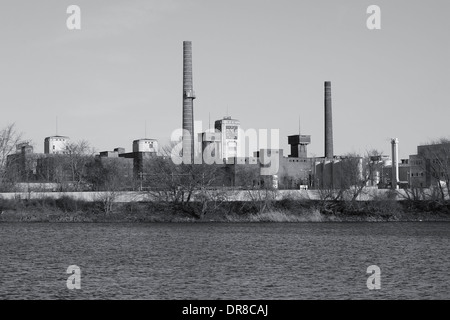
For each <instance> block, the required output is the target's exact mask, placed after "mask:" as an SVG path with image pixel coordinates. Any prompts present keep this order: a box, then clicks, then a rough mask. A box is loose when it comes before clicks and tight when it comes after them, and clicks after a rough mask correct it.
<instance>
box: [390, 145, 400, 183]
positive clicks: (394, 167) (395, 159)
mask: <svg viewBox="0 0 450 320" xmlns="http://www.w3.org/2000/svg"><path fill="white" fill-rule="evenodd" d="M391 144H392V177H391V181H392V186H391V187H392V189H398V181H399V174H398V139H397V138H392V139H391Z"/></svg>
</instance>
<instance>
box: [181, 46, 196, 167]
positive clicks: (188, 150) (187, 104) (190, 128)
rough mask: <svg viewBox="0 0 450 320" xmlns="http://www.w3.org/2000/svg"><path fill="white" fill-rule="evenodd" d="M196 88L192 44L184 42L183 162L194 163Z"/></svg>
mask: <svg viewBox="0 0 450 320" xmlns="http://www.w3.org/2000/svg"><path fill="white" fill-rule="evenodd" d="M194 99H195V94H194V87H193V81H192V43H191V41H183V162H184V163H191V164H192V163H194V103H193V100H194Z"/></svg>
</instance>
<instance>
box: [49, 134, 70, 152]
mask: <svg viewBox="0 0 450 320" xmlns="http://www.w3.org/2000/svg"><path fill="white" fill-rule="evenodd" d="M69 141H70V138H69V137H65V136H51V137H47V138H45V139H44V153H45V154H67V153H68V143H69Z"/></svg>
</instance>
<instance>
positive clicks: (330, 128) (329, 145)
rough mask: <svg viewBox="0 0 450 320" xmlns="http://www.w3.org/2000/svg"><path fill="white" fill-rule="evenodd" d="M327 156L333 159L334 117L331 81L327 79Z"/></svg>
mask: <svg viewBox="0 0 450 320" xmlns="http://www.w3.org/2000/svg"><path fill="white" fill-rule="evenodd" d="M325 158H326V159H333V117H332V114H331V82H330V81H325Z"/></svg>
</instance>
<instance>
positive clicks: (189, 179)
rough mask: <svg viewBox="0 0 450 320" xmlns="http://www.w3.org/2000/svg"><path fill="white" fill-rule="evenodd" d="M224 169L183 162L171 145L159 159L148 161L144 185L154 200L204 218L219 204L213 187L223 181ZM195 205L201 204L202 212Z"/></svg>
mask: <svg viewBox="0 0 450 320" xmlns="http://www.w3.org/2000/svg"><path fill="white" fill-rule="evenodd" d="M222 168H223V166H222V167H220V166H218V165H208V164H204V163H203V164H184V163H180V155H179V152H178V150H175V145H174V144H172V145H168V146H165V147H163V148H161V155H160V156H158V157H151V158H148V159H145V161H144V166H143V173H142V176H143V180H144V181H143V186H144V187H145V188H146V189H147V190H148V193H149V195H150V198H151V199H154V200H156V201H159V202H164V203H166V204H170V205H172V206H174V207H176V208H180V209H181V210H183V211H185V212H187V213H189V214H191V215H193V216H196V217H197V218H201V217H203V216H204V215H205V214H206V212H208V211H209V210H211V208H213V207H214V206H217V205H218V203H219V202H220V197H219V195H218V194H217V193H216V192H214V190H213V189H214V188H213V187H214V186H215V185H216V184H217V183H218V181H219V180H220V179H221V176H222V175H221V173H222V172H223V171H221V170H222ZM194 203H196V204H199V205H200V210H198V209H197V208H196V206H195V205H194ZM211 205H212V207H211Z"/></svg>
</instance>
